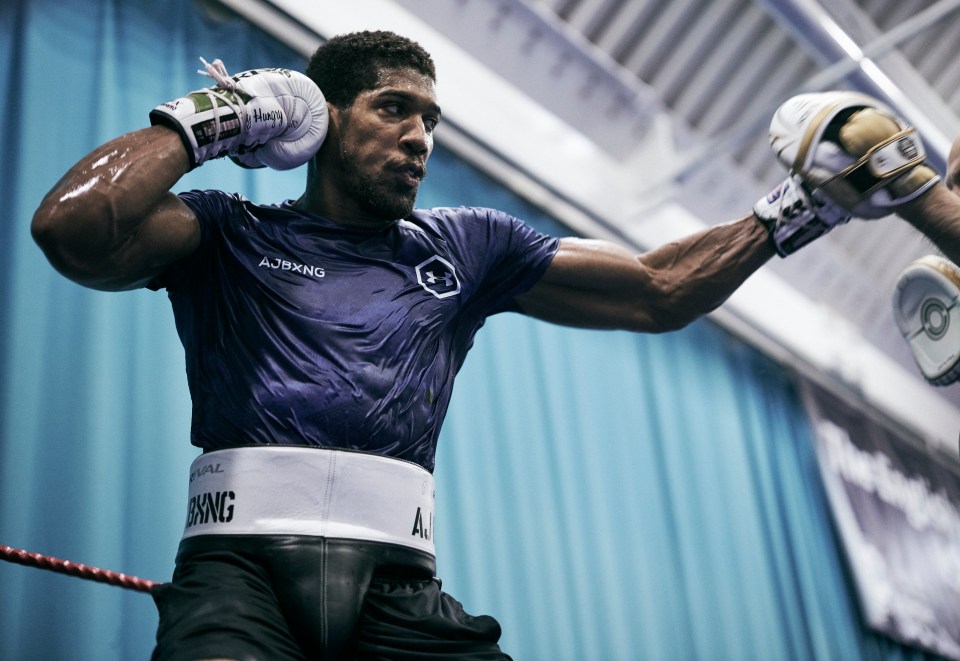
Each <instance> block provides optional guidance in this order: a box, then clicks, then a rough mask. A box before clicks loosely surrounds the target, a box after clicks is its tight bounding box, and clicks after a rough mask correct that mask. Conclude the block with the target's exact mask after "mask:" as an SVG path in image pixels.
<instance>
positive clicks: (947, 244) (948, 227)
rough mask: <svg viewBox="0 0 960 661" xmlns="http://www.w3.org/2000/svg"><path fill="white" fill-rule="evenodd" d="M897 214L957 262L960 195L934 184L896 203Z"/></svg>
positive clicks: (958, 252)
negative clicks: (905, 201)
mask: <svg viewBox="0 0 960 661" xmlns="http://www.w3.org/2000/svg"><path fill="white" fill-rule="evenodd" d="M897 215H899V216H900V217H901V218H903V219H904V220H906V221H907V222H908V223H910V224H911V225H913V226H914V227H915V228H917V229H918V230H920V232H922V233H923V234H924V235H926V237H927V238H928V239H930V240H931V241H933V243H934V244H936V246H937V247H938V248H939V249H940V250H941V251H943V254H944V255H945V256H946V257H947V259H949V260H950V261H952V262H953V263H954V264H960V196H958V195H956V190H955V191H954V192H950V191H949V190H947V188H946V187H944V186H942V185H937V186H934V187H933V188H931V189H930V190H929V191H927V192H926V193H924V194H923V195H921V196H920V197H918V198H917V199H916V200H913V201H912V202H907V203H906V204H903V205H901V206H899V207H897Z"/></svg>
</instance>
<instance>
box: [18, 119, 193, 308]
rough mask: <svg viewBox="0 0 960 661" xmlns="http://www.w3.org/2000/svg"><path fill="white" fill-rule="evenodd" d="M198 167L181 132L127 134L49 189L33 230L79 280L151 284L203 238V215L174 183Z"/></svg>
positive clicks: (118, 286) (119, 286)
mask: <svg viewBox="0 0 960 661" xmlns="http://www.w3.org/2000/svg"><path fill="white" fill-rule="evenodd" d="M189 169H190V159H189V156H188V155H187V151H186V149H185V148H184V145H183V143H182V141H181V139H180V136H179V135H177V133H176V132H174V131H172V130H170V129H167V128H163V127H159V126H154V127H151V128H147V129H143V130H140V131H134V132H132V133H128V134H126V135H123V136H120V137H119V138H116V139H114V140H112V141H111V142H108V143H107V144H105V145H103V146H102V147H100V148H98V149H96V150H95V151H93V152H92V153H90V154H89V155H88V156H86V157H85V158H84V159H83V160H81V161H80V162H79V163H77V164H76V165H75V166H74V167H73V168H71V169H70V171H69V172H67V174H66V175H64V177H63V178H62V179H61V180H60V181H59V182H57V184H56V185H55V186H54V187H53V189H52V190H51V191H50V192H49V193H47V195H46V197H44V199H43V201H42V202H41V203H40V206H39V207H38V208H37V211H36V212H35V214H34V216H33V222H32V224H31V227H30V229H31V232H32V233H33V237H34V240H36V242H37V243H38V244H39V246H40V248H41V249H42V250H43V252H44V254H46V256H47V259H49V260H50V263H51V264H52V265H53V266H54V268H56V269H57V270H58V271H59V272H60V273H62V274H63V275H65V276H66V277H68V278H70V279H71V280H74V281H75V282H77V283H79V284H81V285H84V286H87V287H92V288H94V289H103V290H110V291H119V290H123V289H133V288H136V287H140V286H143V285H145V284H146V283H147V282H148V281H149V280H150V279H151V278H152V277H154V276H155V275H157V274H159V273H160V272H161V271H162V270H163V269H164V268H165V267H166V266H167V265H169V264H171V263H173V262H174V261H176V260H178V259H180V258H182V257H185V256H186V255H188V254H189V253H190V252H192V251H193V250H194V249H196V247H197V246H198V245H199V241H200V228H199V225H198V223H197V219H196V217H195V216H194V214H193V213H192V212H191V211H190V209H189V208H188V207H187V206H186V205H185V204H184V203H183V202H181V201H180V199H179V198H178V197H177V196H176V195H174V194H173V193H171V192H170V189H171V187H172V186H173V185H174V184H175V183H176V182H177V180H178V179H180V177H182V176H183V175H184V174H185V173H186V172H187V171H188V170H189Z"/></svg>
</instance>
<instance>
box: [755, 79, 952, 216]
mask: <svg viewBox="0 0 960 661" xmlns="http://www.w3.org/2000/svg"><path fill="white" fill-rule="evenodd" d="M770 143H771V147H772V148H773V151H774V153H775V154H776V156H777V159H778V160H779V161H780V162H781V163H782V164H783V165H784V166H785V167H786V168H787V169H788V170H790V172H792V173H796V174H798V175H800V177H801V179H802V180H803V182H804V184H805V186H806V187H807V189H808V190H810V191H812V192H816V193H818V194H820V195H822V196H823V197H824V198H826V199H828V200H830V201H831V202H833V203H834V204H835V205H836V206H838V207H840V208H842V209H845V210H846V211H847V212H848V213H849V214H851V215H852V216H856V217H858V218H865V219H871V218H881V217H883V216H888V215H890V214H891V213H893V212H894V211H895V209H896V207H897V206H899V205H900V204H903V203H904V202H908V201H910V200H912V199H915V198H916V197H918V196H919V195H921V194H922V193H923V192H924V191H926V190H928V189H929V188H930V187H931V186H933V185H934V184H936V183H937V181H939V179H940V177H939V175H937V173H936V172H935V171H934V170H933V168H931V167H930V166H929V165H928V164H927V163H926V161H925V159H926V153H925V151H924V147H923V142H922V141H921V140H920V136H919V135H918V134H917V132H916V130H915V129H914V128H913V127H911V126H910V125H909V124H907V123H906V122H905V121H904V120H903V119H901V118H900V117H898V116H897V115H896V113H894V112H893V111H892V110H891V109H890V108H888V107H887V106H886V105H884V104H883V103H881V102H880V101H878V100H877V99H874V98H873V97H870V96H867V95H866V94H860V93H857V92H838V91H834V92H820V93H810V94H799V95H797V96H794V97H793V98H791V99H788V100H787V101H786V102H785V103H784V104H783V105H781V106H780V108H778V109H777V111H776V113H775V114H774V116H773V120H772V121H771V123H770Z"/></svg>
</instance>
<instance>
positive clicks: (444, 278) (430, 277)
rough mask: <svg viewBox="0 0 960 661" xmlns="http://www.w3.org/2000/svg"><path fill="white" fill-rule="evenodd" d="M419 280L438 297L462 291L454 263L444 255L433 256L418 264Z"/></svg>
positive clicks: (421, 284)
mask: <svg viewBox="0 0 960 661" xmlns="http://www.w3.org/2000/svg"><path fill="white" fill-rule="evenodd" d="M416 271H417V282H419V283H420V286H421V287H423V288H424V289H426V290H427V291H428V292H430V293H431V294H433V295H434V296H436V297H437V298H447V297H448V296H453V295H455V294H459V293H460V281H459V280H457V272H456V270H455V269H454V268H453V264H451V263H450V262H448V261H447V260H445V259H444V258H442V257H437V256H434V257H431V258H430V259H428V260H427V261H425V262H421V263H420V264H418V265H417V269H416Z"/></svg>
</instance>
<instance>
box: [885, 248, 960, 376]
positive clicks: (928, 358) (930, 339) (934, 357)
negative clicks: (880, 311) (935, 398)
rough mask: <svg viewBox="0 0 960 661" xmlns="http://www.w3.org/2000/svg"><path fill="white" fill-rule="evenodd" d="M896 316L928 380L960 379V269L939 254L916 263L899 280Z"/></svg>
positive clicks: (905, 270)
mask: <svg viewBox="0 0 960 661" xmlns="http://www.w3.org/2000/svg"><path fill="white" fill-rule="evenodd" d="M893 316H894V319H895V320H896V322H897V326H898V327H899V328H900V332H901V333H902V334H903V338H904V339H905V340H906V341H907V345H908V346H909V347H910V350H911V351H912V352H913V357H914V359H915V360H916V361H917V366H918V367H919V368H920V372H921V373H923V376H924V378H926V380H927V381H929V382H930V383H931V384H933V385H935V386H946V385H949V384H951V383H953V382H954V381H957V380H958V379H960V268H957V266H956V265H955V264H954V263H952V262H951V261H949V260H947V259H944V258H943V257H937V256H935V255H927V256H926V257H921V258H920V259H918V260H916V261H914V262H913V263H912V264H910V266H908V267H907V268H906V269H904V271H903V273H901V274H900V276H899V277H898V278H897V284H896V288H895V290H894V294H893Z"/></svg>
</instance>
